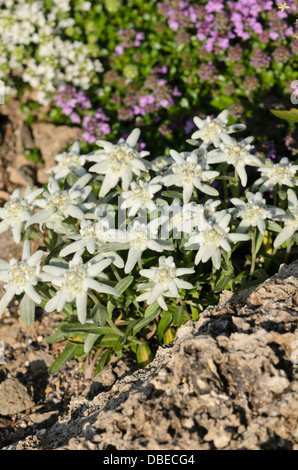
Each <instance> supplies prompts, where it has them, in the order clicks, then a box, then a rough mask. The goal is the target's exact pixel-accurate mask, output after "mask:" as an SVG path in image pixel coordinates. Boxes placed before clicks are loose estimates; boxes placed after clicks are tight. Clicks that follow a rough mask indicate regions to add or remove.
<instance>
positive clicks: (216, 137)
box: [191, 110, 245, 147]
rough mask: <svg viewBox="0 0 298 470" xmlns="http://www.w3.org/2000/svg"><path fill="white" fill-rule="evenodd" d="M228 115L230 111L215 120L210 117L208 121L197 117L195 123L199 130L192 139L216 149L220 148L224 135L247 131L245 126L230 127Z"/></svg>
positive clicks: (222, 113)
mask: <svg viewBox="0 0 298 470" xmlns="http://www.w3.org/2000/svg"><path fill="white" fill-rule="evenodd" d="M228 114H229V111H228V110H224V111H222V112H221V113H220V114H219V115H218V116H217V118H215V119H211V117H210V116H208V117H207V118H206V119H201V118H199V117H198V116H195V117H194V119H193V121H194V123H195V125H196V126H197V127H198V128H199V130H198V131H195V132H194V133H193V134H192V136H191V138H192V139H201V140H202V141H203V142H204V143H205V144H206V145H209V144H211V143H212V144H213V145H214V146H215V147H218V146H219V143H220V141H221V138H222V136H223V135H227V134H232V133H233V132H237V131H242V130H243V129H245V125H244V124H234V125H232V126H228V125H227V124H228Z"/></svg>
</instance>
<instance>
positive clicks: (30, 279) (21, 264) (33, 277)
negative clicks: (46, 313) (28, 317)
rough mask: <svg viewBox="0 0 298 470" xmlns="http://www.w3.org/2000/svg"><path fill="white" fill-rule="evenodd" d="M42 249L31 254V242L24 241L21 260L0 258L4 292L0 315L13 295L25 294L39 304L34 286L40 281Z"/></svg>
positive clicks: (0, 273)
mask: <svg viewBox="0 0 298 470" xmlns="http://www.w3.org/2000/svg"><path fill="white" fill-rule="evenodd" d="M44 254H45V253H44V251H41V250H39V251H37V252H35V253H34V254H32V255H31V242H30V241H29V240H26V241H25V242H24V248H23V254H22V259H21V261H18V260H17V259H15V258H12V259H11V260H10V261H9V263H8V262H7V261H5V260H2V259H1V260H0V281H1V282H4V283H5V284H4V289H5V294H4V295H3V297H2V298H1V300H0V316H1V315H2V314H3V312H4V310H5V309H6V307H7V306H8V304H9V303H10V301H11V300H12V299H13V297H14V296H15V295H21V294H26V295H27V296H28V297H29V298H30V299H31V300H32V301H33V302H34V303H36V304H40V302H41V297H40V295H39V294H38V293H37V292H36V290H35V289H34V287H35V286H36V285H37V283H38V282H39V281H41V275H40V263H41V260H42V257H43V256H44Z"/></svg>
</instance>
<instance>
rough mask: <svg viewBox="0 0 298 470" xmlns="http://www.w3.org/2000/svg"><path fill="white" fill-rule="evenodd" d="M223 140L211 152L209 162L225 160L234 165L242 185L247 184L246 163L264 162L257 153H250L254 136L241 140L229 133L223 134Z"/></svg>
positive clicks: (259, 163) (258, 163)
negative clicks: (216, 148)
mask: <svg viewBox="0 0 298 470" xmlns="http://www.w3.org/2000/svg"><path fill="white" fill-rule="evenodd" d="M222 140H223V142H222V143H220V144H219V149H218V150H214V151H212V152H210V156H209V157H208V163H211V164H212V163H220V162H225V163H228V164H229V165H233V166H234V168H235V170H236V172H237V174H238V176H239V178H240V181H241V184H242V186H246V185H247V174H246V171H245V166H246V165H252V166H261V165H262V162H261V160H259V158H257V157H256V156H255V155H252V154H251V153H249V150H251V149H252V148H253V146H252V145H250V143H251V142H252V140H253V137H246V139H243V140H242V141H241V142H238V141H237V140H235V139H233V138H232V137H230V136H229V135H223V136H222Z"/></svg>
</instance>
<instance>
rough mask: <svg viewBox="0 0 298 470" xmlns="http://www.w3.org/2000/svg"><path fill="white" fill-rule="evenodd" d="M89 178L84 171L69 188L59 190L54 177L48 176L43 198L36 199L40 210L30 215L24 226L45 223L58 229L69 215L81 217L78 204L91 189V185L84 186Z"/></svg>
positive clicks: (80, 203) (81, 213)
mask: <svg viewBox="0 0 298 470" xmlns="http://www.w3.org/2000/svg"><path fill="white" fill-rule="evenodd" d="M91 178H92V176H91V175H90V174H89V173H86V174H85V175H83V176H82V177H81V178H79V179H78V180H77V181H76V182H75V184H74V185H73V186H72V187H71V188H70V189H69V190H61V189H60V186H59V184H58V182H57V181H56V180H55V178H52V177H50V178H49V183H48V188H47V190H45V191H44V193H43V198H42V199H38V200H37V201H36V205H37V206H38V207H40V208H41V210H40V211H39V212H37V213H36V214H34V215H32V217H30V219H29V220H28V221H27V224H26V228H27V227H29V226H30V225H33V224H36V223H37V224H39V225H40V226H42V225H43V224H45V225H46V227H48V228H52V229H53V230H56V229H57V230H59V229H60V228H61V223H62V222H63V220H65V219H66V218H67V217H69V216H71V217H74V218H76V219H79V220H81V219H83V218H84V212H83V211H82V209H81V208H80V205H82V203H83V202H84V201H85V200H86V198H87V197H88V196H89V194H90V192H91V190H92V188H91V186H86V184H87V183H88V182H89V181H90V179H91Z"/></svg>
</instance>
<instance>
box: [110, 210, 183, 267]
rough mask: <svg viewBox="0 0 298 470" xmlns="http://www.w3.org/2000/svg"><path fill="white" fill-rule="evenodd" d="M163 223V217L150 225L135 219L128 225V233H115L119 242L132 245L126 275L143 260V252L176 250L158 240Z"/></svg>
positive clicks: (170, 244)
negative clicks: (148, 250)
mask: <svg viewBox="0 0 298 470" xmlns="http://www.w3.org/2000/svg"><path fill="white" fill-rule="evenodd" d="M163 222H164V219H163V218H162V217H158V218H156V219H153V220H151V221H150V222H149V223H148V224H147V223H145V222H142V220H138V219H135V220H133V221H132V222H131V223H130V224H129V225H128V227H127V230H126V232H124V231H120V230H117V231H115V234H116V235H117V238H116V241H117V242H120V243H129V244H130V248H129V251H128V256H127V261H126V264H125V268H124V272H125V273H130V272H131V271H132V269H133V268H134V266H135V265H136V263H137V262H138V260H139V259H140V258H141V256H142V253H143V251H145V250H147V249H150V250H152V251H157V252H161V251H163V250H165V249H167V250H172V249H173V248H174V245H173V244H172V243H170V242H168V241H167V240H163V239H161V238H159V239H158V229H159V226H160V225H161V224H162V223H163ZM157 239H158V241H157Z"/></svg>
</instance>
